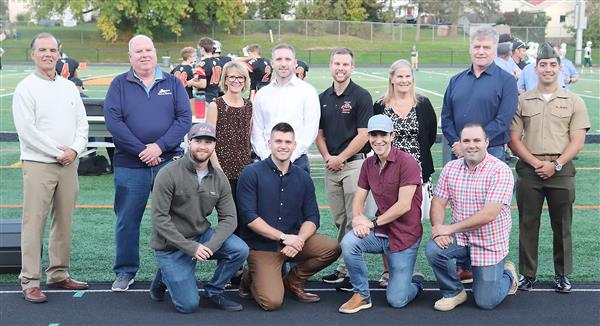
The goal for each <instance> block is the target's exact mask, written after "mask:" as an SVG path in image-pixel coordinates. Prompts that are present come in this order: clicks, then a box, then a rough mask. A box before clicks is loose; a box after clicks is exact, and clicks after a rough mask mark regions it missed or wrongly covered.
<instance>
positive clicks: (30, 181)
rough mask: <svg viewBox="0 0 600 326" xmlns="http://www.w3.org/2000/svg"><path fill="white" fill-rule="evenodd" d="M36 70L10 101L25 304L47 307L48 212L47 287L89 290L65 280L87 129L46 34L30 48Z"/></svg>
mask: <svg viewBox="0 0 600 326" xmlns="http://www.w3.org/2000/svg"><path fill="white" fill-rule="evenodd" d="M31 58H32V60H33V62H34V63H35V70H34V72H33V73H32V74H30V75H29V76H27V77H25V79H23V80H22V81H21V82H20V83H19V85H17V88H16V89H15V93H14V95H13V103H12V109H13V119H14V122H15V127H16V129H17V133H18V134H19V142H20V147H21V162H22V171H23V224H22V230H21V250H22V253H21V255H22V256H21V257H22V268H21V274H20V275H19V279H20V281H21V287H22V289H23V295H24V297H25V300H27V301H30V302H37V303H41V302H45V301H46V296H45V295H44V293H43V292H42V291H41V289H40V264H41V261H40V260H41V257H40V251H41V250H42V241H43V236H44V226H45V225H46V218H47V216H48V211H49V210H50V208H52V224H51V225H52V227H51V230H50V237H49V245H48V251H49V253H48V256H49V257H50V264H49V266H48V268H47V269H46V283H47V284H48V285H52V286H54V287H59V288H64V289H74V290H82V289H87V288H88V285H87V283H84V282H78V281H76V280H74V279H72V278H71V277H70V276H69V258H70V255H71V224H72V220H73V210H74V208H75V200H76V199H77V193H78V190H79V184H78V181H77V163H78V161H77V156H78V155H79V153H81V152H82V151H83V150H84V149H85V146H86V144H87V135H88V123H87V119H86V114H85V108H84V106H83V102H82V101H81V98H80V97H79V92H78V91H77V88H76V87H75V84H73V83H72V82H70V81H69V80H67V79H64V78H62V77H60V76H58V75H57V74H56V71H55V70H54V67H55V65H56V61H57V60H58V58H59V53H58V42H57V41H56V38H55V37H54V36H53V35H52V34H49V33H40V34H38V35H36V36H35V37H34V39H33V41H32V42H31Z"/></svg>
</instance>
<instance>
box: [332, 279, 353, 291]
mask: <svg viewBox="0 0 600 326" xmlns="http://www.w3.org/2000/svg"><path fill="white" fill-rule="evenodd" d="M335 290H336V291H343V292H352V291H353V290H354V287H353V286H352V283H350V277H349V276H346V277H344V280H343V281H342V282H341V283H340V284H339V285H338V286H336V287H335Z"/></svg>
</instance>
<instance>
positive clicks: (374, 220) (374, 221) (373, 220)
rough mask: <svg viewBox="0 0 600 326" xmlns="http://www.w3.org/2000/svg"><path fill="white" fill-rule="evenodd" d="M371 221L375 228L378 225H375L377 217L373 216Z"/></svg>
mask: <svg viewBox="0 0 600 326" xmlns="http://www.w3.org/2000/svg"><path fill="white" fill-rule="evenodd" d="M371 222H373V229H375V228H376V227H377V226H378V225H377V217H375V218H374V219H372V220H371Z"/></svg>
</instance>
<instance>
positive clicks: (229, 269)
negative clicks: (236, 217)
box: [156, 229, 249, 313]
mask: <svg viewBox="0 0 600 326" xmlns="http://www.w3.org/2000/svg"><path fill="white" fill-rule="evenodd" d="M213 234H214V230H213V229H208V230H207V231H206V232H205V233H204V234H202V235H199V236H197V237H196V238H195V239H194V241H196V242H198V243H205V242H206V241H208V240H210V238H211V237H212V235H213ZM248 252H249V249H248V246H247V245H246V243H245V242H244V241H243V240H242V239H240V238H238V237H237V236H236V235H235V234H232V235H230V236H229V237H228V238H227V240H225V242H223V245H222V246H221V248H220V249H219V250H217V251H216V252H214V253H213V255H212V257H210V259H216V260H217V262H218V264H217V269H216V270H215V273H214V274H213V277H212V279H211V280H210V281H209V282H208V283H206V284H205V285H204V290H205V291H206V294H207V295H209V296H212V295H215V294H221V293H223V289H224V287H225V283H227V282H228V281H229V280H230V279H231V278H232V277H233V275H234V274H235V273H236V272H237V271H238V270H239V269H240V267H242V264H243V263H244V261H246V258H247V257H248ZM156 260H157V262H158V271H157V272H156V273H157V275H156V278H157V279H161V275H162V281H163V283H164V284H165V285H166V286H167V289H169V294H170V295H171V301H173V304H174V305H175V309H177V311H179V312H182V313H192V312H194V311H196V309H197V308H198V305H199V304H200V296H199V295H198V287H197V285H196V274H195V271H196V260H193V259H192V257H190V256H188V255H186V254H185V253H184V252H183V251H180V250H172V251H161V250H156Z"/></svg>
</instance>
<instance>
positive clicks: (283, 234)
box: [279, 232, 287, 244]
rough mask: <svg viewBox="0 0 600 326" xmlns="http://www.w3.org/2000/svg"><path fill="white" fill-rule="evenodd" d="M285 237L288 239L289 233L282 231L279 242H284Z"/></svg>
mask: <svg viewBox="0 0 600 326" xmlns="http://www.w3.org/2000/svg"><path fill="white" fill-rule="evenodd" d="M285 239H287V235H286V234H285V233H283V232H281V234H280V235H279V243H282V244H283V242H284V241H285Z"/></svg>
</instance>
